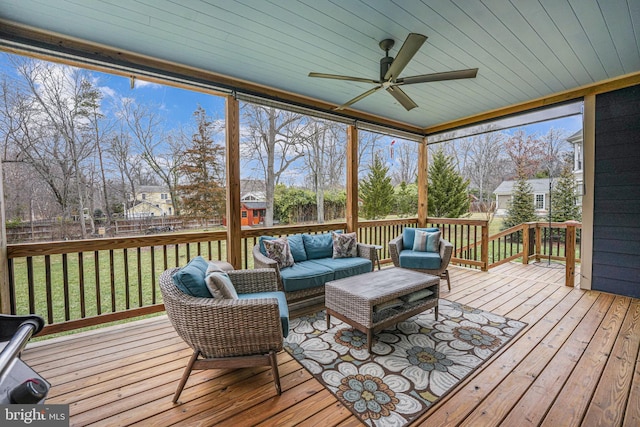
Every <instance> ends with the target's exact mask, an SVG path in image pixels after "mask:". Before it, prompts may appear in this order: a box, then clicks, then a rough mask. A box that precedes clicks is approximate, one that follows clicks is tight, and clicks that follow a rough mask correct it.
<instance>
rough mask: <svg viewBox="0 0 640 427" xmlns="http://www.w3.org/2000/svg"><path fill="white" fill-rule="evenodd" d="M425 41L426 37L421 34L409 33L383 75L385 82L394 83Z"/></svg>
mask: <svg viewBox="0 0 640 427" xmlns="http://www.w3.org/2000/svg"><path fill="white" fill-rule="evenodd" d="M426 40H427V36H423V35H422V34H417V33H410V34H409V35H408V36H407V39H406V40H405V41H404V43H403V44H402V47H401V48H400V50H399V51H398V54H397V55H396V58H395V59H394V60H393V62H392V63H391V66H390V67H389V69H388V70H387V73H386V74H385V75H384V79H385V81H389V80H391V81H395V80H396V79H397V78H398V76H399V75H400V73H401V72H402V70H404V67H406V66H407V64H408V63H409V61H411V58H413V56H414V55H415V54H416V53H417V52H418V49H420V47H421V46H422V44H423V43H424V42H425V41H426Z"/></svg>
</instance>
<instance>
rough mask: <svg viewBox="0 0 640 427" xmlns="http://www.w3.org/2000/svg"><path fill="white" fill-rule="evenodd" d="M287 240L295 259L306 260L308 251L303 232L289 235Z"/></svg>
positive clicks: (297, 260) (298, 260) (296, 260)
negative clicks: (305, 247) (305, 246)
mask: <svg viewBox="0 0 640 427" xmlns="http://www.w3.org/2000/svg"><path fill="white" fill-rule="evenodd" d="M287 241H288V242H289V249H290V250H291V255H293V260H294V261H295V262H300V261H306V260H307V251H306V250H305V249H304V241H303V240H302V234H294V235H292V236H287Z"/></svg>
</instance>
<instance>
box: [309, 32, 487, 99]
mask: <svg viewBox="0 0 640 427" xmlns="http://www.w3.org/2000/svg"><path fill="white" fill-rule="evenodd" d="M426 40H427V36H423V35H422V34H417V33H410V34H409V35H408V36H407V38H406V40H405V41H404V43H403V44H402V47H401V48H400V50H399V51H398V54H397V55H396V57H395V59H394V58H393V57H390V56H389V50H391V48H393V45H394V44H395V42H394V41H393V40H392V39H385V40H382V41H381V42H380V44H379V45H380V48H381V49H382V50H384V51H385V56H384V58H382V59H381V60H380V79H379V80H373V79H367V78H363V77H351V76H342V75H337V74H324V73H309V77H320V78H323V79H336V80H349V81H353V82H363V83H373V84H375V85H376V87H374V88H373V89H369V90H368V91H366V92H364V93H362V94H360V95H358V96H356V97H355V98H353V99H351V100H349V101H347V102H345V103H344V104H342V105H340V106H339V107H336V110H342V109H345V108H347V107H349V106H350V105H352V104H355V103H356V102H358V101H360V100H361V99H363V98H365V97H367V96H369V95H371V94H373V93H375V92H377V91H379V90H380V89H385V90H386V91H387V92H389V93H390V94H391V95H392V96H393V97H394V98H395V99H396V100H397V101H398V102H399V103H400V104H401V105H402V106H403V107H404V108H405V109H406V110H407V111H410V110H411V109H412V108H415V107H417V106H418V104H416V103H415V102H413V100H412V99H411V98H409V95H407V94H406V93H405V92H404V91H403V90H402V89H400V86H402V85H411V84H415V83H427V82H439V81H442V80H456V79H471V78H474V77H475V76H476V74H477V73H478V69H477V68H470V69H468V70H456V71H445V72H443V73H431V74H421V75H419V76H411V77H402V78H399V77H398V76H399V75H400V73H401V72H402V70H404V67H406V66H407V64H408V63H409V61H411V59H412V58H413V56H414V55H415V54H416V53H417V52H418V50H419V49H420V47H421V46H422V44H423V43H424V42H425V41H426Z"/></svg>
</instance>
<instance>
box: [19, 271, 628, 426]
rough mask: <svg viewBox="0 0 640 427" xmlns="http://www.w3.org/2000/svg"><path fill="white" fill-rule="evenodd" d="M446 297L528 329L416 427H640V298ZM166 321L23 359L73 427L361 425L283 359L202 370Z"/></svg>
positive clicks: (554, 277)
mask: <svg viewBox="0 0 640 427" xmlns="http://www.w3.org/2000/svg"><path fill="white" fill-rule="evenodd" d="M451 275H452V278H451V282H452V291H451V292H448V291H447V290H446V285H444V286H443V287H442V288H441V289H442V292H441V297H443V298H448V299H451V300H455V301H459V302H463V303H465V304H468V305H471V306H474V307H478V308H482V309H485V310H489V311H492V312H495V313H499V314H502V315H505V316H508V317H511V318H515V319H519V320H522V321H524V322H527V323H528V326H527V327H526V329H525V330H524V332H522V333H520V334H519V335H518V336H517V337H516V338H515V339H514V340H512V341H511V342H510V343H509V344H508V345H507V346H505V347H504V348H503V349H502V350H501V351H500V352H499V353H498V354H496V355H495V356H494V357H493V358H492V359H491V360H490V361H489V362H487V363H485V364H484V365H483V366H482V367H481V368H479V369H478V370H477V371H475V372H474V373H473V374H472V376H470V377H469V378H468V379H467V380H466V381H464V382H463V383H461V384H460V385H459V386H458V387H457V388H456V389H455V390H454V391H453V392H452V393H450V394H448V395H447V396H445V397H444V398H443V399H441V400H440V401H439V402H438V403H437V404H436V405H434V407H432V408H430V410H429V411H427V412H426V413H425V414H424V415H423V416H422V417H421V418H420V419H419V420H418V421H417V422H415V423H414V424H413V425H414V426H417V425H421V426H454V425H462V426H497V425H501V426H526V425H543V426H554V427H555V426H572V425H584V426H597V425H602V426H621V425H624V426H638V425H640V364H639V355H638V349H639V346H640V300H637V299H631V298H626V297H619V296H614V295H610V294H604V293H599V292H593V291H583V290H579V289H573V288H567V287H565V286H563V285H562V283H563V280H564V269H562V268H549V267H547V266H546V264H542V265H529V266H522V265H519V264H506V265H503V266H500V267H498V268H496V269H492V270H491V271H490V272H488V273H482V272H479V271H473V270H468V269H462V268H455V267H454V268H452V269H451ZM189 355H190V351H189V349H188V348H187V346H186V345H185V344H184V343H183V342H182V341H181V340H180V338H178V337H177V336H176V334H175V333H174V331H173V329H172V327H171V325H170V324H169V322H168V320H167V318H166V317H165V316H160V317H156V318H152V319H146V320H143V321H139V322H134V323H131V324H127V325H126V326H118V327H110V328H106V329H101V330H97V331H92V332H88V333H81V334H78V335H76V336H71V337H65V338H58V339H52V340H47V341H43V342H39V343H33V344H30V346H29V347H28V348H27V350H25V352H24V359H25V360H26V361H28V362H29V363H30V364H31V365H32V366H33V367H34V369H36V370H37V371H38V372H39V373H40V374H41V375H43V376H44V377H45V378H47V379H48V380H49V381H50V382H51V383H52V384H54V386H53V388H52V389H51V392H50V395H49V399H48V403H66V404H70V412H71V424H72V425H82V426H84V425H107V426H116V425H140V426H168V425H181V426H196V425H202V426H208V425H228V426H245V425H246V426H248V425H277V426H283V425H304V426H313V425H317V426H322V427H325V426H352V425H359V421H358V420H357V419H356V418H355V417H354V416H353V415H351V413H350V412H349V411H348V410H347V409H345V408H344V407H343V406H342V405H341V404H340V403H338V402H337V401H336V399H335V398H334V397H333V396H332V395H331V394H330V393H329V392H328V391H327V390H325V389H324V387H322V386H321V385H320V384H319V383H318V382H317V381H316V380H314V379H313V378H312V376H311V375H310V374H309V373H308V372H307V371H306V370H305V369H304V368H302V367H301V366H300V365H299V364H298V363H297V362H296V361H295V360H293V359H292V358H291V357H290V356H289V355H288V354H287V353H286V352H282V353H280V354H279V356H278V359H279V365H280V375H281V378H282V386H283V389H284V392H283V393H282V395H281V396H280V397H277V396H275V390H274V387H273V382H272V381H271V374H270V371H269V370H267V369H259V368H256V369H241V370H235V371H229V370H210V371H197V372H195V373H194V374H192V376H191V378H190V379H189V381H188V382H187V387H186V388H185V391H184V392H183V394H182V397H181V401H182V404H180V405H175V406H174V405H173V404H172V403H171V397H172V395H173V393H174V391H175V388H176V385H177V383H178V380H179V379H180V376H181V374H182V370H183V368H184V366H185V364H186V362H187V359H188V358H189Z"/></svg>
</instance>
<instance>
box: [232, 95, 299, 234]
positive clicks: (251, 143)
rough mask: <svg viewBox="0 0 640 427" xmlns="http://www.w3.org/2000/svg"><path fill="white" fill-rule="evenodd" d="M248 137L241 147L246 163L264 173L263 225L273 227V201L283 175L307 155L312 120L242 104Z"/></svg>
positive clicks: (288, 112)
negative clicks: (307, 140)
mask: <svg viewBox="0 0 640 427" xmlns="http://www.w3.org/2000/svg"><path fill="white" fill-rule="evenodd" d="M242 111H243V117H244V120H245V121H246V126H247V135H246V138H245V141H244V144H243V147H242V154H243V158H244V159H245V162H247V161H248V162H249V163H254V164H257V165H258V169H259V170H260V171H261V172H262V173H263V174H264V175H263V176H264V180H265V193H266V199H267V207H266V213H265V219H264V223H265V225H266V226H271V225H273V198H274V192H275V187H276V185H277V184H278V183H279V182H280V179H281V177H282V175H283V173H284V172H285V171H286V170H287V169H288V168H289V167H290V166H291V165H292V164H293V163H294V162H295V161H296V160H298V159H299V158H301V157H302V156H304V149H305V147H304V139H305V137H306V134H307V133H308V132H307V129H306V127H307V126H309V120H305V116H303V115H301V114H297V113H293V112H290V111H285V110H278V109H276V108H273V107H265V106H262V105H256V104H249V103H245V104H243V105H242Z"/></svg>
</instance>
